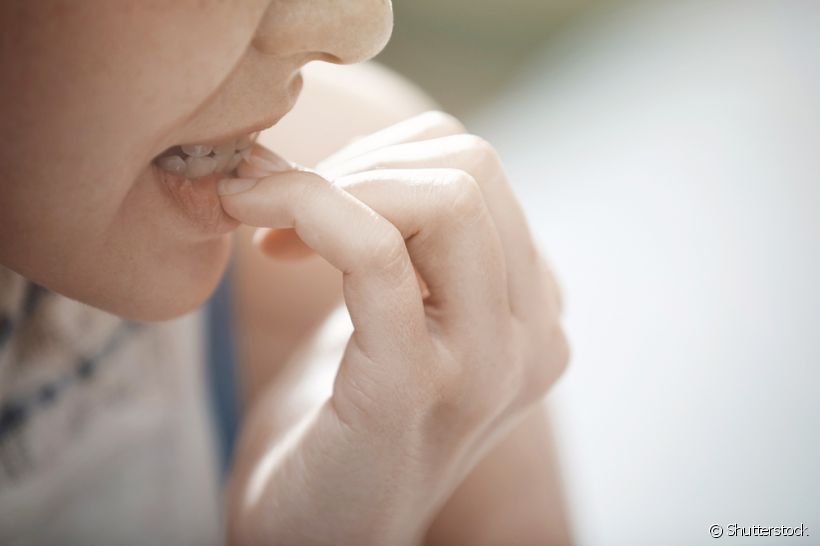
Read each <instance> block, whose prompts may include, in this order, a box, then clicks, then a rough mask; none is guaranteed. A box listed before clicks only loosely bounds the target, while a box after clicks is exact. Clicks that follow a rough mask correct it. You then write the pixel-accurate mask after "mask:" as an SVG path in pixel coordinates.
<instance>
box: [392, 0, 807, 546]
mask: <svg viewBox="0 0 820 546" xmlns="http://www.w3.org/2000/svg"><path fill="white" fill-rule="evenodd" d="M394 7H395V11H396V31H395V34H394V40H393V41H392V43H391V45H390V46H388V49H387V50H386V51H385V53H384V54H383V55H382V56H381V57H380V60H381V61H382V62H383V63H385V64H387V65H389V66H391V67H393V68H395V69H396V70H398V71H399V72H401V73H403V74H405V75H406V76H408V77H409V78H411V79H412V80H414V81H416V82H417V83H419V84H420V85H421V86H422V87H423V88H424V89H425V90H426V91H427V92H428V93H430V94H431V95H432V96H433V97H434V98H435V99H436V100H437V101H438V102H439V103H440V104H441V105H442V108H444V109H446V110H448V111H450V112H453V113H455V114H457V115H458V116H460V117H462V118H463V119H464V120H465V122H466V123H467V125H468V127H469V128H470V129H471V130H472V131H474V132H476V133H479V134H481V135H482V136H485V137H486V138H487V139H488V140H490V141H491V142H493V143H494V144H495V145H496V146H497V147H498V149H499V150H500V152H501V156H502V158H503V159H504V161H505V164H506V165H507V170H508V172H509V174H510V177H511V179H512V181H513V183H514V185H515V187H516V190H517V192H518V194H519V196H520V197H521V200H522V202H523V203H524V206H525V208H526V210H527V212H528V214H529V217H530V219H531V222H532V224H533V227H534V230H535V232H536V234H537V236H538V238H539V240H540V242H541V243H542V244H543V247H544V249H545V252H546V253H547V255H548V256H549V257H550V259H551V260H552V261H553V262H554V265H555V268H556V269H557V271H558V273H559V275H560V277H561V280H562V283H563V285H564V290H565V296H566V303H567V308H566V324H567V329H568V331H569V335H570V339H571V341H572V344H573V352H574V356H573V362H572V365H571V367H570V370H569V372H568V373H567V375H566V376H565V377H564V378H563V379H562V381H561V382H560V384H559V385H558V386H557V388H556V389H555V390H554V391H553V393H552V394H551V395H550V400H549V402H550V404H551V408H552V410H553V411H552V413H553V417H554V421H555V424H556V434H557V437H558V441H559V448H560V455H561V459H562V465H563V469H562V472H563V477H564V481H565V485H566V492H567V496H568V500H569V505H570V509H571V512H572V520H573V521H572V525H573V529H574V532H575V536H576V537H577V539H578V542H579V543H580V544H588V545H609V544H613V545H621V544H624V545H636V544H653V545H654V544H680V545H693V544H714V543H715V542H719V541H715V539H713V538H711V536H710V535H709V527H710V526H711V525H713V524H720V525H723V526H724V527H727V526H729V525H731V524H738V525H740V526H747V527H751V526H754V525H765V526H777V525H791V526H799V525H800V524H805V525H806V526H808V529H809V533H810V535H811V536H810V537H808V538H790V539H780V541H779V543H794V544H797V543H799V544H820V398H819V397H818V394H819V393H820V287H818V283H820V105H819V104H818V97H820V31H818V29H820V2H817V1H813V0H804V1H793V0H778V1H755V0H746V1H723V0H713V1H708V2H696V1H691V2H629V1H623V2H591V1H587V0H576V1H572V0H446V1H443V0H405V1H402V0H398V1H397V2H395V3H394ZM721 540H726V541H728V540H731V541H732V542H733V543H737V544H772V543H778V541H777V539H773V538H764V537H759V538H728V537H724V538H722V539H721Z"/></svg>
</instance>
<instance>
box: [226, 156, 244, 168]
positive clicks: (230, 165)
mask: <svg viewBox="0 0 820 546" xmlns="http://www.w3.org/2000/svg"><path fill="white" fill-rule="evenodd" d="M241 161H242V156H241V155H239V154H238V153H237V154H233V157H232V158H231V160H230V161H229V162H228V170H229V171H232V170H234V169H235V168H236V167H238V166H239V163H240V162H241Z"/></svg>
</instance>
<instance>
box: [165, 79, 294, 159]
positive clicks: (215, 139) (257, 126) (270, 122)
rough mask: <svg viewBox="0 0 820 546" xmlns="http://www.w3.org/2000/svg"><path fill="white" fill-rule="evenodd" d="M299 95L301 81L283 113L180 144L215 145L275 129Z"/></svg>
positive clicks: (291, 108)
mask: <svg viewBox="0 0 820 546" xmlns="http://www.w3.org/2000/svg"><path fill="white" fill-rule="evenodd" d="M296 79H297V80H301V79H302V75H301V73H299V74H297V76H296ZM299 95H301V81H300V82H299V84H298V90H297V92H296V93H293V94H292V95H291V97H290V101H289V103H288V105H287V107H286V108H284V109H283V110H282V111H280V112H277V113H275V114H273V115H270V116H267V117H265V118H263V119H261V120H259V121H258V122H256V123H254V124H252V125H246V126H244V127H241V128H239V129H232V130H231V131H229V132H225V133H221V134H215V135H210V136H205V137H203V138H199V139H197V140H190V141H188V142H182V143H179V144H215V143H220V142H225V141H227V140H231V139H238V138H240V137H243V136H245V135H248V134H252V133H257V132H259V131H263V130H265V129H268V128H270V127H273V126H274V125H276V124H277V123H279V121H280V120H281V119H282V118H283V117H285V116H286V115H287V114H288V113H290V111H291V110H293V107H294V106H295V105H296V101H297V99H298V98H299Z"/></svg>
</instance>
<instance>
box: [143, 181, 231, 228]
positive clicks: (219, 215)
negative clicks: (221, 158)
mask: <svg viewBox="0 0 820 546" xmlns="http://www.w3.org/2000/svg"><path fill="white" fill-rule="evenodd" d="M153 169H154V174H155V178H156V179H158V180H159V181H160V185H161V187H162V189H163V193H165V194H166V195H167V196H168V198H169V199H170V201H171V202H172V205H173V207H174V208H175V209H176V210H177V211H178V212H179V214H180V216H181V217H182V219H183V221H184V222H185V223H186V224H188V225H190V226H192V227H193V228H194V230H195V231H196V232H197V233H199V234H203V235H208V236H219V235H225V234H227V233H230V232H232V231H234V230H235V229H236V228H237V227H239V225H240V223H239V221H238V220H236V219H234V218H232V217H231V216H228V214H227V213H226V212H225V211H224V210H223V209H222V203H221V202H220V200H219V194H218V193H217V191H216V185H217V183H218V182H219V180H220V179H222V178H224V177H225V175H224V174H222V173H214V174H212V175H208V176H204V177H202V178H198V179H196V180H189V179H187V178H185V177H184V176H178V175H175V174H172V173H169V172H167V171H165V170H162V169H160V168H159V167H157V166H156V165H153Z"/></svg>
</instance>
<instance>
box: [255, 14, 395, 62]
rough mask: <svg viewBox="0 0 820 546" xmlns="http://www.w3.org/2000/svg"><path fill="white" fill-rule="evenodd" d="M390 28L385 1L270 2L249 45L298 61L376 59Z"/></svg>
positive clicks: (391, 22)
mask: <svg viewBox="0 0 820 546" xmlns="http://www.w3.org/2000/svg"><path fill="white" fill-rule="evenodd" d="M392 30H393V9H392V6H391V3H390V0H274V1H273V2H271V3H270V5H269V6H268V9H267V11H266V12H265V14H264V15H263V17H262V20H261V22H260V24H259V27H258V29H257V32H256V35H255V36H254V38H253V40H252V42H251V45H252V46H253V47H255V48H256V49H257V50H259V51H260V52H262V53H267V54H271V55H275V56H277V57H291V58H293V57H301V59H299V60H301V61H302V62H307V61H309V60H324V61H328V62H332V63H337V64H351V63H357V62H361V61H364V60H367V59H370V58H371V57H374V56H376V55H377V54H378V53H379V52H380V51H381V50H382V49H383V48H384V46H385V45H386V44H387V41H388V40H389V39H390V34H391V33H392Z"/></svg>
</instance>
